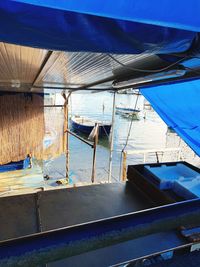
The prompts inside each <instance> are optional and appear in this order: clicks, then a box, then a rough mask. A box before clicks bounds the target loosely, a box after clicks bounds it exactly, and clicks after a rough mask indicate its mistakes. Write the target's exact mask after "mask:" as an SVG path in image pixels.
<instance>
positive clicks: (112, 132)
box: [108, 92, 116, 183]
mask: <svg viewBox="0 0 200 267" xmlns="http://www.w3.org/2000/svg"><path fill="white" fill-rule="evenodd" d="M115 95H116V93H115V92H114V95H113V109H112V129H111V133H110V157H109V169H108V182H109V183H110V182H111V177H112V156H113V141H114V124H115Z"/></svg>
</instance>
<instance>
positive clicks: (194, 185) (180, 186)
mask: <svg viewBox="0 0 200 267" xmlns="http://www.w3.org/2000/svg"><path fill="white" fill-rule="evenodd" d="M173 191H174V192H175V193H176V194H177V195H179V196H181V197H183V198H184V199H192V198H198V197H200V178H195V179H192V180H191V179H188V180H187V179H185V180H183V181H176V182H174V184H173Z"/></svg>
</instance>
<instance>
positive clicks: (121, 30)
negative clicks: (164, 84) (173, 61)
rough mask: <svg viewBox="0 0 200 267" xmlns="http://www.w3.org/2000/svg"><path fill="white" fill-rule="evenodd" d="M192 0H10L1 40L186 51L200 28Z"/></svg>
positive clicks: (3, 8) (70, 47) (0, 7)
mask: <svg viewBox="0 0 200 267" xmlns="http://www.w3.org/2000/svg"><path fill="white" fill-rule="evenodd" d="M199 10H200V2H199V1H198V0H191V1H190V2H188V1H186V0H185V1H184V0H176V1H174V0H162V4H161V2H160V1H159V0H152V1H149V0H143V1H141V0H134V1H133V0H126V1H125V0H118V1H113V0H107V1H104V2H102V1H101V0H95V1H90V0H85V1H81V0H77V1H74V0H67V1H66V0H60V1H56V0H48V1H47V0H43V1H42V0H40V1H38V0H16V1H11V0H4V1H1V2H0V25H1V27H0V41H3V42H8V43H15V44H20V45H28V46H33V47H40V48H46V49H51V50H63V51H90V52H109V53H121V54H127V53H129V54H134V53H142V52H145V51H155V53H172V52H176V53H177V52H184V51H186V50H187V49H189V48H190V46H191V44H192V42H193V41H194V40H195V39H196V38H197V32H198V31H200V17H199V12H198V11H199Z"/></svg>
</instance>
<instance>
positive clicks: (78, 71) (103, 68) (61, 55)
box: [35, 52, 144, 88]
mask: <svg viewBox="0 0 200 267" xmlns="http://www.w3.org/2000/svg"><path fill="white" fill-rule="evenodd" d="M141 56H143V57H144V55H115V57H116V58H117V59H118V60H119V61H120V62H122V63H123V64H129V63H131V62H133V61H134V60H136V59H138V58H140V57H141ZM52 59H53V62H52ZM117 68H119V64H118V63H116V62H115V61H113V60H112V59H111V58H110V57H109V56H108V55H107V54H102V53H85V52H78V53H73V52H71V53H70V52H54V53H53V55H52V57H51V59H50V60H49V61H48V62H47V64H46V65H45V67H44V69H43V71H42V72H41V75H40V76H39V77H38V79H37V81H36V83H35V85H36V86H61V87H62V86H69V87H72V88H77V87H79V86H87V84H90V83H94V82H97V81H101V80H103V79H107V78H109V77H111V79H112V78H113V72H114V71H115V69H117ZM109 86H110V87H111V82H107V83H104V84H103V86H102V87H109Z"/></svg>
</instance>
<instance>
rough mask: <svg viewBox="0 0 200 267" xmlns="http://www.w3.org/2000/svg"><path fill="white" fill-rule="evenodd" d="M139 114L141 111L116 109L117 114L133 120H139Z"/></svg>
mask: <svg viewBox="0 0 200 267" xmlns="http://www.w3.org/2000/svg"><path fill="white" fill-rule="evenodd" d="M139 112H140V110H139V109H133V108H124V107H116V114H119V115H121V116H123V117H126V118H132V119H135V120H139V116H138V113H139Z"/></svg>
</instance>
